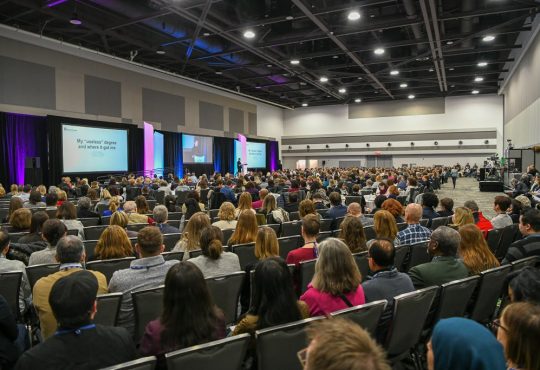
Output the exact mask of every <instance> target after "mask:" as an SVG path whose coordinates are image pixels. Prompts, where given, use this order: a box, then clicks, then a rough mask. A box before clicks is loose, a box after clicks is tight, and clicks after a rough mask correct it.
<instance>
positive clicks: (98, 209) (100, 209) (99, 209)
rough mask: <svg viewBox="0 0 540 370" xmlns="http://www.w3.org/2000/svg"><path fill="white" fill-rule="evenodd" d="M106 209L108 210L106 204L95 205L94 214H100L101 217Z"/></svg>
mask: <svg viewBox="0 0 540 370" xmlns="http://www.w3.org/2000/svg"><path fill="white" fill-rule="evenodd" d="M107 209H109V205H108V204H104V203H100V204H98V205H96V212H97V213H98V214H100V215H102V214H103V212H105V211H106V210H107Z"/></svg>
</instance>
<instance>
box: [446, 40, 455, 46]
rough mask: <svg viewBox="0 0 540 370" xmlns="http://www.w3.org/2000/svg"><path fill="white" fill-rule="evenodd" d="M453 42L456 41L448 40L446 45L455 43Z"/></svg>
mask: <svg viewBox="0 0 540 370" xmlns="http://www.w3.org/2000/svg"><path fill="white" fill-rule="evenodd" d="M453 44H454V41H452V40H448V41H446V45H453Z"/></svg>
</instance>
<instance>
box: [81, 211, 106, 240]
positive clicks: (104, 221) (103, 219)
mask: <svg viewBox="0 0 540 370" xmlns="http://www.w3.org/2000/svg"><path fill="white" fill-rule="evenodd" d="M101 224H102V225H106V226H108V225H110V224H111V216H102V217H101ZM85 236H86V235H85Z"/></svg>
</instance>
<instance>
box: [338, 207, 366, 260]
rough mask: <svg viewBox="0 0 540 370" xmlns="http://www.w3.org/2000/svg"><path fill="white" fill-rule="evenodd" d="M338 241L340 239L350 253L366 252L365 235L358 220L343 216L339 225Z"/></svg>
mask: <svg viewBox="0 0 540 370" xmlns="http://www.w3.org/2000/svg"><path fill="white" fill-rule="evenodd" d="M340 227H341V230H340V232H339V239H341V240H342V241H343V242H344V243H345V244H346V245H347V247H349V249H350V250H351V253H359V252H363V251H366V250H367V244H366V234H365V232H364V226H363V225H362V222H361V221H360V218H358V217H354V216H345V219H343V222H342V223H341V225H340Z"/></svg>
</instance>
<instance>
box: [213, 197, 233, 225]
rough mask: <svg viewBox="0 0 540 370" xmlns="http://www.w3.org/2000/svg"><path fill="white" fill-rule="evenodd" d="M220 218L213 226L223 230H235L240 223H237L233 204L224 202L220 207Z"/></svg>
mask: <svg viewBox="0 0 540 370" xmlns="http://www.w3.org/2000/svg"><path fill="white" fill-rule="evenodd" d="M218 218H219V221H216V222H214V223H213V224H212V225H214V226H216V227H219V228H220V229H221V230H226V229H235V228H236V224H237V222H238V221H236V216H235V212H234V205H233V204H232V203H231V202H223V203H222V204H221V206H220V207H219V212H218Z"/></svg>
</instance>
